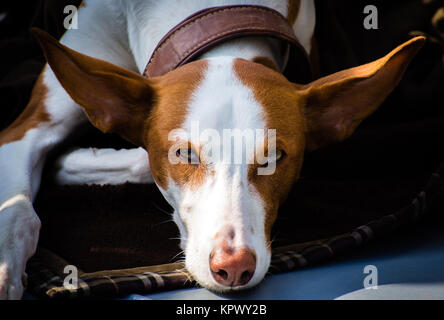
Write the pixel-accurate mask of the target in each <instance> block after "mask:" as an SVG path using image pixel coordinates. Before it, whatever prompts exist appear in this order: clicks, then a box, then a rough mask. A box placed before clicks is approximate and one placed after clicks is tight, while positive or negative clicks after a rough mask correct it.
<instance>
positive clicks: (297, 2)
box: [287, 0, 301, 26]
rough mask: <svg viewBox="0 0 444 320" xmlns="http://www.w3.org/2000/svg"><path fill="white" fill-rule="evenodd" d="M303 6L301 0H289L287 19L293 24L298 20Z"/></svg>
mask: <svg viewBox="0 0 444 320" xmlns="http://www.w3.org/2000/svg"><path fill="white" fill-rule="evenodd" d="M300 7H301V0H288V13H287V19H288V22H289V23H290V25H291V26H293V25H294V23H295V22H296V18H297V17H298V14H299V9H300Z"/></svg>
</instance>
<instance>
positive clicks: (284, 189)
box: [35, 31, 424, 291]
mask: <svg viewBox="0 0 444 320" xmlns="http://www.w3.org/2000/svg"><path fill="white" fill-rule="evenodd" d="M35 34H36V36H37V37H38V39H39V40H40V43H41V44H42V47H43V49H44V52H45V55H46V57H47V60H48V62H49V65H50V66H51V68H52V70H53V71H54V73H55V74H56V76H57V78H58V79H59V81H60V83H61V84H62V85H63V87H64V88H65V89H66V91H67V92H68V93H69V95H70V96H71V97H72V98H73V99H74V100H75V101H76V102H77V103H78V104H79V105H81V106H82V107H83V108H84V110H85V112H86V115H87V116H88V118H89V120H90V121H91V123H92V124H93V125H95V126H96V127H97V128H99V129H100V130H102V131H103V132H117V133H119V134H120V135H121V136H122V137H124V138H125V139H127V140H129V141H131V142H133V143H134V144H136V145H139V146H142V147H144V148H146V150H147V151H148V154H149V160H150V168H151V171H152V175H153V177H154V179H155V181H156V183H157V185H158V186H159V188H160V190H161V192H162V193H163V195H164V196H165V198H166V199H167V200H168V202H169V203H170V204H171V205H172V207H173V208H174V210H175V211H174V220H175V222H176V223H177V225H178V227H179V229H180V232H181V238H182V242H181V245H182V248H183V249H184V251H185V256H186V260H185V262H186V267H187V269H188V270H189V271H190V272H191V273H192V274H193V276H194V277H195V279H196V280H197V281H198V282H199V283H200V284H202V285H203V286H205V287H207V288H210V289H213V290H217V291H228V290H236V289H241V288H247V287H251V286H254V285H256V284H257V283H259V282H260V281H261V280H262V278H263V277H264V275H265V274H266V272H267V270H268V267H269V264H270V256H271V250H270V232H271V227H272V225H273V222H274V221H275V219H276V216H277V212H278V208H279V205H280V204H281V203H282V202H283V201H284V199H285V197H286V195H287V193H288V192H289V190H290V188H291V186H292V184H293V183H294V181H295V180H296V179H297V178H298V176H299V172H300V169H301V166H302V161H303V157H304V152H306V151H307V150H308V151H310V150H315V149H317V148H319V147H322V146H324V145H327V144H330V143H334V142H338V141H342V140H344V139H346V138H347V137H349V136H350V135H351V134H352V133H353V131H354V130H355V129H356V127H357V126H358V125H359V124H360V123H361V122H362V121H363V120H364V119H365V118H366V117H367V116H369V115H370V114H372V113H373V112H374V111H375V110H376V109H377V108H378V106H379V105H380V104H381V103H382V102H383V100H384V99H385V98H386V97H387V95H388V94H389V93H390V92H391V91H392V90H393V88H394V87H395V86H396V85H397V83H398V82H399V81H400V79H401V77H402V75H403V73H404V71H405V69H406V67H407V65H408V63H409V62H410V60H411V59H412V57H413V56H414V55H415V53H416V52H417V51H418V50H419V48H420V47H421V46H422V44H423V42H424V38H420V37H418V38H415V39H412V40H410V41H408V42H406V43H404V44H402V45H401V46H399V47H398V48H396V49H395V50H393V51H392V52H391V53H389V54H388V55H387V56H385V57H383V58H381V59H379V60H376V61H374V62H371V63H369V64H366V65H362V66H359V67H356V68H352V69H348V70H345V71H342V72H338V73H336V74H333V75H330V76H327V77H324V78H322V79H319V80H317V81H314V82H312V83H310V84H308V85H297V84H294V83H291V82H289V81H288V80H287V79H286V78H285V77H284V76H282V75H281V74H280V73H278V72H277V71H275V70H273V69H272V68H269V67H267V66H266V65H263V64H260V63H255V62H251V61H246V60H242V59H235V58H228V57H221V58H213V59H208V60H200V61H195V62H191V63H188V64H186V65H184V66H182V67H180V68H178V69H176V70H174V71H171V72H169V73H168V74H166V75H164V76H161V77H157V78H152V79H147V78H144V77H142V76H141V75H139V74H136V73H134V72H131V71H129V70H125V69H122V68H120V67H117V66H115V65H112V64H110V63H107V62H104V61H101V60H97V59H94V58H91V57H87V56H85V55H82V54H80V53H77V52H75V51H72V50H70V49H68V48H66V47H64V46H62V45H61V44H60V43H58V42H57V41H56V40H54V39H53V38H51V37H50V36H48V35H47V34H45V33H43V32H40V31H37V32H35Z"/></svg>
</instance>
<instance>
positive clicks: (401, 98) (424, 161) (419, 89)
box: [0, 0, 444, 271]
mask: <svg viewBox="0 0 444 320" xmlns="http://www.w3.org/2000/svg"><path fill="white" fill-rule="evenodd" d="M79 2H80V1H72V0H70V1H65V0H40V1H17V0H15V1H9V0H8V1H2V2H1V3H0V12H2V13H3V12H6V13H7V15H6V18H4V19H3V20H2V21H0V97H1V102H0V129H2V128H5V127H6V126H7V125H8V124H10V123H11V122H12V121H13V120H14V118H15V117H17V116H18V115H19V114H20V112H21V110H23V108H24V107H25V106H26V103H27V102H28V100H29V95H30V92H31V90H32V86H33V83H34V82H35V80H36V79H37V76H38V75H39V73H40V71H41V69H42V67H43V64H44V58H43V55H42V53H41V50H40V48H39V47H38V45H37V44H36V42H35V41H34V39H33V38H32V36H31V35H30V34H29V32H28V30H29V28H30V27H40V28H42V29H45V30H47V31H49V32H50V33H51V34H52V35H54V36H55V37H60V36H61V35H62V34H63V33H64V31H65V30H64V28H63V19H64V15H63V8H64V6H65V5H68V4H74V5H78V4H79ZM367 4H372V5H375V6H376V7H377V8H378V12H379V29H378V30H366V29H364V27H363V20H364V17H365V14H364V13H363V9H364V7H365V5H367ZM316 5H317V27H316V37H317V40H318V46H319V55H320V64H321V73H322V75H327V74H330V73H333V72H335V71H339V70H342V69H345V68H349V67H354V66H357V65H359V64H363V63H367V62H370V61H372V60H375V59H377V58H380V57H381V56H383V55H385V54H387V53H388V52H389V51H391V50H392V49H394V48H395V47H396V46H397V45H399V44H401V43H402V42H404V41H406V40H408V39H409V38H411V36H412V34H425V35H427V37H428V41H427V43H426V45H425V46H424V48H423V49H422V50H421V51H420V53H419V54H418V55H417V57H416V58H415V59H414V61H413V62H412V64H411V65H410V67H409V69H408V71H407V72H406V74H405V77H404V79H403V80H402V82H401V83H400V85H399V86H398V87H397V88H396V89H395V91H394V92H393V93H392V94H391V95H390V97H389V98H388V99H387V100H386V102H385V103H384V104H383V105H382V106H381V108H380V109H379V110H378V111H377V112H376V113H375V114H374V115H373V116H371V117H370V118H369V119H368V120H366V121H364V123H363V124H362V125H361V127H360V128H359V129H358V130H357V131H356V133H355V134H354V135H353V136H352V138H350V139H349V140H347V141H346V142H344V143H341V144H338V145H334V146H329V147H327V148H325V149H323V150H319V151H316V152H313V153H311V154H308V155H307V156H306V159H305V165H304V169H303V172H302V178H301V180H300V181H299V182H298V183H296V185H295V187H294V189H293V191H292V192H291V193H290V195H289V198H288V201H287V203H286V204H285V205H284V206H283V208H282V210H281V213H280V215H279V219H278V221H277V223H276V225H275V228H274V231H273V233H274V236H273V238H274V240H275V241H274V243H273V245H274V246H280V245H285V244H290V243H294V242H300V241H306V240H313V239H319V238H323V237H327V236H331V235H334V234H337V233H340V232H346V231H349V230H350V229H351V228H354V227H356V226H359V225H361V224H363V223H366V222H368V221H369V220H371V219H375V218H377V217H381V216H383V215H386V214H391V213H393V212H394V211H396V210H399V209H400V208H402V207H403V206H405V205H407V204H409V203H410V202H411V200H412V199H413V198H414V197H415V196H416V195H417V193H418V192H419V191H420V190H422V188H423V187H424V185H425V184H426V182H427V180H428V178H429V177H430V175H431V174H432V173H433V172H434V171H435V170H436V169H437V168H438V166H439V165H440V163H441V162H443V161H444V66H443V65H444V58H443V56H444V22H443V21H444V19H443V20H441V23H438V24H437V25H435V26H433V25H432V23H431V21H432V17H433V16H434V15H435V14H436V12H437V11H438V9H439V8H440V7H444V1H437V0H436V1H433V0H429V1H426V0H424V1H420V0H396V1H395V0H391V1H387V0H386V1H371V3H368V2H367V1H357V0H332V1H329V0H319V1H317V2H316ZM82 132H83V133H84V135H83V137H82V136H80V137H75V138H73V139H71V140H70V141H69V143H68V144H67V145H65V146H63V147H61V148H57V150H56V151H55V152H53V154H52V155H51V157H50V159H52V158H54V157H56V156H57V155H58V154H59V153H60V152H62V151H63V150H65V149H66V148H68V147H72V146H85V147H86V146H98V147H100V146H101V147H109V146H114V147H121V146H128V144H127V143H126V142H123V141H122V140H121V139H119V138H118V137H116V136H113V135H103V134H99V133H98V132H97V130H95V129H93V128H91V127H87V128H86V129H85V128H84V129H83V130H82ZM11 160H12V161H13V159H11ZM35 207H36V210H37V212H38V214H39V215H40V217H41V218H42V221H43V228H42V233H41V244H42V245H44V246H46V247H48V248H50V249H52V250H53V251H54V252H56V253H58V254H60V255H61V256H63V257H64V258H66V259H67V260H68V261H70V262H73V263H75V264H77V265H79V266H80V267H81V268H83V269H85V270H87V271H93V270H97V269H101V268H122V267H135V266H139V265H147V264H158V263H165V262H170V261H171V259H172V258H173V257H174V255H175V254H176V253H177V251H178V249H177V240H172V239H171V238H174V237H176V236H177V231H176V227H175V226H174V224H173V223H172V222H166V221H167V220H168V218H169V217H168V215H167V214H166V213H165V211H170V208H169V207H168V205H167V204H166V203H165V201H164V200H163V199H162V197H161V195H160V193H159V192H158V191H157V189H156V188H155V187H154V186H140V185H130V184H127V185H124V186H117V187H111V186H104V187H99V186H93V187H86V186H72V187H60V186H55V185H54V184H53V183H52V180H51V161H49V162H48V165H47V167H46V169H45V171H44V180H43V184H42V189H41V192H40V193H39V195H38V197H37V200H36V203H35ZM441 209H442V208H441ZM441 209H440V210H441ZM159 239H162V241H159Z"/></svg>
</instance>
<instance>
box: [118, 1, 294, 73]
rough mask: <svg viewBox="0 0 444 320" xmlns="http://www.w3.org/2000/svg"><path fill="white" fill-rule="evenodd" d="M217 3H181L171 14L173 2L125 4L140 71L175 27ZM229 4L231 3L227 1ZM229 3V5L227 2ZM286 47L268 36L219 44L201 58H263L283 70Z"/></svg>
mask: <svg viewBox="0 0 444 320" xmlns="http://www.w3.org/2000/svg"><path fill="white" fill-rule="evenodd" d="M213 2H214V1H188V2H186V4H184V3H181V5H180V6H177V8H176V9H177V10H174V12H172V11H171V3H169V5H168V7H166V6H165V5H166V4H165V3H164V2H163V1H159V2H156V3H152V2H151V1H149V2H148V3H147V2H141V1H138V0H136V1H125V3H126V6H127V12H126V14H127V16H128V19H127V23H128V26H127V29H128V41H129V45H130V47H131V50H132V52H133V55H134V58H135V63H136V65H137V68H138V70H139V72H141V73H142V72H143V70H144V68H145V66H146V64H147V62H148V60H149V58H150V57H151V55H152V53H153V51H154V49H155V47H156V45H157V43H159V41H160V40H161V39H162V37H163V36H164V35H165V34H167V33H168V32H169V31H170V30H171V29H172V28H173V27H174V26H175V25H177V24H178V23H180V22H181V21H182V20H184V19H185V18H187V17H188V16H189V15H191V14H193V13H195V12H197V11H199V10H202V9H205V8H208V7H211V6H216V5H223V4H224V3H220V2H218V3H213ZM225 2H227V1H225ZM227 3H229V2H227ZM270 7H272V8H273V9H275V10H278V11H280V12H281V13H283V14H284V13H285V12H284V11H285V10H284V7H283V8H280V5H279V4H277V5H270ZM286 54H287V50H286V48H283V47H282V45H281V41H280V40H275V39H271V38H266V37H243V38H239V39H235V40H230V41H227V42H225V43H223V44H220V45H217V46H215V47H213V48H211V49H209V50H208V51H207V52H205V53H204V54H202V55H201V56H200V57H198V59H206V58H210V57H218V56H231V57H235V58H242V59H245V60H251V61H254V60H255V59H258V58H261V59H262V60H264V58H265V60H266V61H269V62H271V63H272V64H273V65H275V66H276V67H277V68H278V69H279V70H283V69H284V67H285V64H286Z"/></svg>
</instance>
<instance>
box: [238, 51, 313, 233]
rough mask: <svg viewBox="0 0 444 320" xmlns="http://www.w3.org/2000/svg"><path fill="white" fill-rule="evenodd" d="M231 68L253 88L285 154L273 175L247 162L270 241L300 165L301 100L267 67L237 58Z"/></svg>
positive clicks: (301, 138)
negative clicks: (264, 211)
mask: <svg viewBox="0 0 444 320" xmlns="http://www.w3.org/2000/svg"><path fill="white" fill-rule="evenodd" d="M234 70H235V72H236V75H237V76H238V78H239V79H240V80H241V81H242V83H243V84H244V85H246V86H248V87H249V88H251V89H252V90H253V93H254V96H255V98H256V100H257V101H258V102H259V103H260V104H261V105H262V107H263V108H264V118H265V122H266V126H267V128H266V129H276V134H277V139H276V142H277V148H278V149H282V150H284V151H285V153H286V156H285V157H284V159H282V160H281V161H279V163H278V164H277V166H276V171H275V173H274V174H272V175H268V176H267V175H262V176H259V175H257V169H258V165H250V168H249V174H248V180H249V181H250V183H251V184H252V185H254V186H255V188H256V190H257V191H258V192H259V193H260V195H261V197H262V199H263V201H264V204H265V210H266V221H265V236H266V239H267V241H269V240H270V232H271V227H272V225H273V223H274V221H275V219H276V216H277V212H278V208H279V206H280V204H281V203H282V202H283V201H284V200H285V198H286V196H287V194H288V192H289V190H290V188H291V186H292V185H293V183H294V181H295V180H296V179H297V177H298V176H299V172H300V169H301V167H302V160H303V155H304V149H305V119H304V116H303V112H302V107H303V103H304V102H303V98H302V97H301V96H299V95H298V92H297V90H295V86H294V85H293V84H292V83H290V82H289V81H288V80H287V79H286V78H285V77H284V76H283V75H282V74H280V73H278V72H276V71H274V70H271V69H270V68H267V67H264V66H263V65H260V64H256V63H251V62H250V61H246V60H243V59H236V61H235V63H234Z"/></svg>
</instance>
